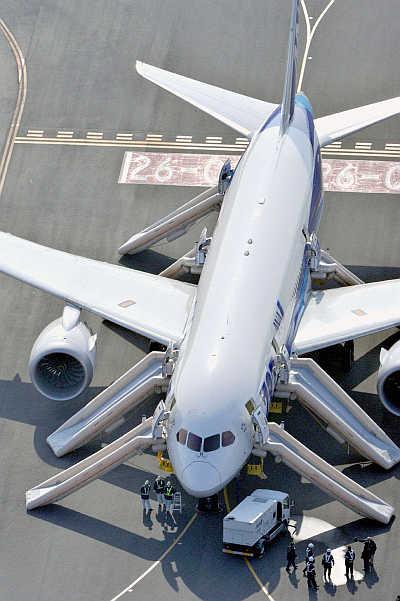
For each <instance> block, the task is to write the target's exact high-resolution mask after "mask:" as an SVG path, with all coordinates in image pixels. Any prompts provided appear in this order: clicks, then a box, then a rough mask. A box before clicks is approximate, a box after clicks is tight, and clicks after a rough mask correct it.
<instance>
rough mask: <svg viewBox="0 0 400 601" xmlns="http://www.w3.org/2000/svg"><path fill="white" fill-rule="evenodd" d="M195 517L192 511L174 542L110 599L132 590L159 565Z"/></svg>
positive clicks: (115, 600)
mask: <svg viewBox="0 0 400 601" xmlns="http://www.w3.org/2000/svg"><path fill="white" fill-rule="evenodd" d="M196 518H197V513H194V514H193V515H192V517H191V518H190V520H189V521H188V523H187V524H186V526H185V527H184V529H183V530H182V531H181V532H180V534H178V536H177V537H176V539H175V540H174V542H173V543H171V545H170V546H169V547H168V549H166V550H165V551H164V553H163V554H162V555H161V557H160V558H159V559H157V561H155V562H154V563H153V564H151V566H150V567H149V568H147V570H146V571H145V572H143V574H141V576H139V577H138V578H136V580H134V581H133V582H131V584H129V585H128V586H127V587H126V588H124V590H123V591H121V592H120V593H118V595H116V596H115V597H113V598H112V599H111V600H110V601H117V599H121V597H123V596H124V595H126V593H131V592H132V591H133V589H134V588H135V586H136V585H137V584H139V582H141V581H142V580H143V579H144V578H146V576H148V575H149V574H150V573H151V572H152V571H153V570H154V569H155V568H156V567H157V566H158V565H160V563H161V562H162V561H164V559H165V558H166V557H167V555H168V554H169V553H170V552H171V551H172V549H174V547H176V545H177V544H178V543H179V541H180V540H181V538H182V537H183V536H184V535H185V534H186V532H187V531H188V530H189V528H190V526H191V525H192V524H193V522H194V521H195V519H196Z"/></svg>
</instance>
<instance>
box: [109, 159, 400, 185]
mask: <svg viewBox="0 0 400 601" xmlns="http://www.w3.org/2000/svg"><path fill="white" fill-rule="evenodd" d="M227 159H229V160H230V161H231V164H232V167H233V168H235V167H236V165H237V163H238V160H239V157H238V156H237V155H233V154H229V153H227V154H199V153H198V154H194V153H177V152H132V151H127V152H125V155H124V159H123V161H122V167H121V171H120V175H119V178H118V183H120V184H148V185H152V186H157V185H158V186H159V185H164V186H165V185H168V186H199V187H206V188H207V187H210V186H214V185H215V184H216V183H217V182H218V176H219V173H220V171H221V168H222V165H223V164H224V163H225V161H226V160H227ZM322 173H323V180H324V190H325V191H328V192H360V193H364V194H365V193H367V194H369V193H375V194H377V193H379V194H399V192H400V162H394V161H359V160H358V161H355V160H343V159H332V158H329V159H328V158H324V159H323V161H322Z"/></svg>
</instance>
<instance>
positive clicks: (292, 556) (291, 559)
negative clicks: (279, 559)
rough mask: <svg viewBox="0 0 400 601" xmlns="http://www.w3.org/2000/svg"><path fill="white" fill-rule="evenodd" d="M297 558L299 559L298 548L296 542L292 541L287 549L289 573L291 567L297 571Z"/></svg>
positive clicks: (287, 569) (287, 568)
mask: <svg viewBox="0 0 400 601" xmlns="http://www.w3.org/2000/svg"><path fill="white" fill-rule="evenodd" d="M296 557H297V553H296V547H295V544H294V542H293V541H291V542H290V543H289V546H288V548H287V553H286V559H287V565H286V571H287V572H289V570H290V568H291V567H293V569H294V570H297V566H296Z"/></svg>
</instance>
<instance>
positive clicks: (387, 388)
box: [378, 341, 400, 416]
mask: <svg viewBox="0 0 400 601" xmlns="http://www.w3.org/2000/svg"><path fill="white" fill-rule="evenodd" d="M380 363H381V365H380V368H379V372H378V394H379V398H380V399H381V401H382V403H383V404H384V405H385V407H386V409H388V410H389V411H390V412H391V413H394V414H395V415H399V416H400V341H399V342H396V344H394V345H393V346H392V348H391V349H390V350H388V351H387V350H386V349H382V350H381V355H380Z"/></svg>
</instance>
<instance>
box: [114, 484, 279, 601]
mask: <svg viewBox="0 0 400 601" xmlns="http://www.w3.org/2000/svg"><path fill="white" fill-rule="evenodd" d="M224 500H225V506H226V509H227V511H228V513H229V512H230V510H231V505H230V503H229V497H228V490H227V488H226V487H225V488H224ZM243 559H244V562H245V564H246V566H247V568H248V569H249V572H250V574H251V575H252V576H253V578H254V580H255V581H256V582H257V584H258V586H259V587H260V590H261V591H262V592H263V593H264V595H265V596H266V597H267V599H268V601H275V599H274V598H273V597H271V595H270V593H269V592H268V589H267V587H266V586H265V584H263V582H262V580H261V579H260V578H259V576H258V574H257V572H256V571H255V569H254V568H253V566H252V565H251V563H250V561H249V559H248V558H247V557H243ZM112 601H113V600H112Z"/></svg>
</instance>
